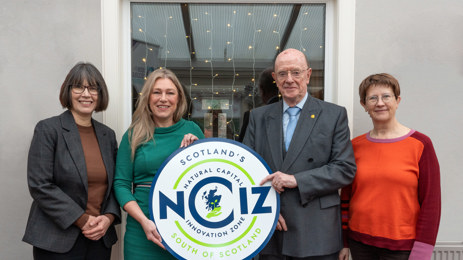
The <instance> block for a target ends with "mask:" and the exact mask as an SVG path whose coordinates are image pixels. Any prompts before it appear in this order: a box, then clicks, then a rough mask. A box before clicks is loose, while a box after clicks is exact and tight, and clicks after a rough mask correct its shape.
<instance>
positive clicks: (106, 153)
mask: <svg viewBox="0 0 463 260" xmlns="http://www.w3.org/2000/svg"><path fill="white" fill-rule="evenodd" d="M92 124H93V127H94V129H95V133H96V138H97V140H98V146H99V147H100V152H101V157H102V158H103V163H104V166H105V169H106V175H107V176H108V189H107V190H106V194H105V198H107V197H108V195H109V193H110V192H111V185H112V183H113V174H110V173H112V172H113V167H112V164H111V163H109V162H111V161H112V159H111V158H110V156H113V154H112V151H110V149H111V148H112V147H111V143H110V141H111V140H110V139H109V138H108V136H107V131H106V130H105V129H104V128H103V127H102V126H101V124H100V123H98V122H96V121H95V120H93V119H92Z"/></svg>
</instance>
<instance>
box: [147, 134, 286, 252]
mask: <svg viewBox="0 0 463 260" xmlns="http://www.w3.org/2000/svg"><path fill="white" fill-rule="evenodd" d="M270 173H271V170H270V168H269V167H268V165H267V164H266V163H265V161H264V160H263V159H262V158H261V157H260V156H259V155H258V154H256V153H255V152H254V151H252V150H251V149H249V148H248V147H247V146H245V145H243V144H241V143H238V142H235V141H231V140H227V139H222V138H209V139H203V140H200V141H196V142H194V143H193V144H192V145H190V146H189V147H187V148H184V149H179V150H177V151H176V152H174V153H173V154H172V155H171V156H170V157H169V158H167V160H166V161H165V162H164V163H163V165H162V166H161V167H160V169H159V171H158V173H157V174H156V177H155V178H154V180H153V184H152V186H151V196H150V215H151V219H152V220H153V221H154V222H155V224H156V227H157V229H158V231H159V233H160V234H161V236H162V243H163V244H164V246H165V247H166V249H167V250H169V252H170V253H171V254H173V255H174V256H175V257H177V258H179V259H250V258H252V257H253V256H255V255H256V254H257V253H258V252H259V251H260V250H261V249H262V248H263V247H264V246H265V244H267V242H268V240H269V239H270V237H271V236H272V234H273V231H274V230H275V226H276V224H277V221H278V215H279V211H280V208H279V205H280V204H279V202H280V197H279V195H278V193H277V192H276V191H275V190H274V189H272V188H271V186H270V184H269V183H266V184H264V185H263V186H260V185H259V183H260V181H261V180H262V179H263V178H264V177H265V176H267V175H268V174H270Z"/></svg>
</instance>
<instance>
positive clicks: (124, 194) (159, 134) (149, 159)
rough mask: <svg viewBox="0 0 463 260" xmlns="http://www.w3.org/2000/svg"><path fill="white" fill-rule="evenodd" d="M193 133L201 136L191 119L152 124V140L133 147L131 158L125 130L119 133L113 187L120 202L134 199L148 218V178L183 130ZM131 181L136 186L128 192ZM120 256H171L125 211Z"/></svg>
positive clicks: (129, 258)
mask: <svg viewBox="0 0 463 260" xmlns="http://www.w3.org/2000/svg"><path fill="white" fill-rule="evenodd" d="M188 133H191V134H194V135H196V136H197V137H198V138H200V139H202V138H204V134H203V133H202V131H201V129H200V128H199V127H198V125H196V124H195V123H193V122H191V121H186V120H184V119H181V120H180V121H179V122H177V123H176V124H174V125H173V126H170V127H165V128H156V129H155V131H154V140H155V142H152V141H149V142H147V143H144V144H142V145H140V146H139V148H137V150H136V152H135V158H134V160H133V161H132V160H131V158H130V156H131V148H130V145H129V139H128V132H126V133H125V134H124V136H123V137H122V141H121V144H120V146H119V150H118V152H117V160H116V173H115V177H114V191H115V194H116V198H117V200H118V202H119V204H120V205H121V207H124V205H125V204H126V203H127V202H129V201H136V202H137V203H138V205H139V206H140V208H141V210H142V211H143V213H144V214H145V215H146V217H148V218H149V195H150V194H149V193H150V187H149V185H151V181H152V180H153V178H154V175H155V174H156V172H157V171H158V169H159V167H160V166H161V164H162V163H163V162H164V160H165V159H166V158H167V157H169V156H170V155H171V154H172V153H173V152H174V151H175V150H177V149H178V148H179V147H180V143H181V142H182V140H183V136H184V135H185V134H188ZM132 184H134V186H136V185H140V184H145V185H144V186H138V187H136V188H135V189H134V192H133V193H132ZM124 259H125V260H134V259H143V260H145V259H175V258H174V257H173V256H172V255H171V254H170V253H169V252H168V251H167V250H164V249H162V248H160V247H159V246H158V245H156V244H154V243H153V242H151V241H149V240H148V239H146V235H145V232H144V231H143V228H142V227H141V225H140V224H139V223H138V222H137V221H136V220H135V219H134V218H132V217H131V216H130V215H128V214H127V226H126V232H125V235H124Z"/></svg>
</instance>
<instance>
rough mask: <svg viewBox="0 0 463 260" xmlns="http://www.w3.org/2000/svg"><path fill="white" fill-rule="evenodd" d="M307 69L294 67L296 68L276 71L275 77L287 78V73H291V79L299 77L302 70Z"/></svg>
mask: <svg viewBox="0 0 463 260" xmlns="http://www.w3.org/2000/svg"><path fill="white" fill-rule="evenodd" d="M306 70H307V69H303V70H300V69H296V70H290V71H279V72H277V78H278V79H280V80H282V79H287V78H288V75H289V74H291V77H292V78H293V79H300V78H301V77H302V75H303V73H304V71H306Z"/></svg>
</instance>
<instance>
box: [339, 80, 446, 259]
mask: <svg viewBox="0 0 463 260" xmlns="http://www.w3.org/2000/svg"><path fill="white" fill-rule="evenodd" d="M359 94H360V103H361V105H362V106H363V107H364V108H365V111H366V112H367V113H368V114H369V115H370V117H371V119H372V122H373V129H372V130H371V131H369V132H368V133H366V134H363V135H361V136H358V137H356V138H354V139H353V140H352V145H353V148H354V154H355V160H356V164H357V173H356V175H355V179H354V181H353V183H352V184H351V185H350V186H347V187H345V188H343V189H342V192H341V200H342V206H341V207H342V210H343V216H342V217H343V231H344V245H345V248H344V249H343V250H341V252H340V254H339V259H340V260H347V259H348V256H349V248H350V251H351V254H352V257H353V259H354V260H362V259H368V260H374V259H413V260H424V259H430V258H431V256H432V252H433V249H434V245H435V243H436V237H437V231H438V229H439V220H440V211H441V197H440V171H439V163H438V161H437V157H436V154H435V151H434V147H433V145H432V142H431V140H430V139H429V137H427V136H426V135H424V134H422V133H420V132H418V131H415V130H413V129H410V128H408V127H406V126H404V125H402V124H401V123H399V122H398V121H397V119H396V117H395V114H396V111H397V109H398V107H399V103H400V101H401V97H400V86H399V82H398V81H397V79H395V78H394V77H393V76H391V75H389V74H386V73H382V74H375V75H371V76H369V77H367V78H366V79H365V80H363V81H362V83H361V84H360V88H359Z"/></svg>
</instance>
